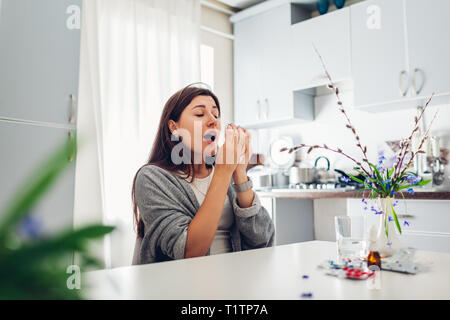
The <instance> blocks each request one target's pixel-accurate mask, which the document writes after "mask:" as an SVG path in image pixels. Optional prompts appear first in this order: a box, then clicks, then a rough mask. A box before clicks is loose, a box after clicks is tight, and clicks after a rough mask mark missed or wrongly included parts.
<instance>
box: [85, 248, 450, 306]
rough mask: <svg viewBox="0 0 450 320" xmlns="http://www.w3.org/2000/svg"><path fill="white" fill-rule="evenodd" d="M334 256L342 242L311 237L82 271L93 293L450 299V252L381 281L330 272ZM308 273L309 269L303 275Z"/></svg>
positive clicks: (423, 255) (425, 257) (419, 256)
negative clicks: (372, 284)
mask: <svg viewBox="0 0 450 320" xmlns="http://www.w3.org/2000/svg"><path fill="white" fill-rule="evenodd" d="M335 256H336V243H335V242H328V241H309V242H301V243H294V244H289V245H283V246H275V247H270V248H264V249H255V250H248V251H242V252H234V253H226V254H219V255H213V256H206V257H199V258H190V259H182V260H175V261H169V262H161V263H155V264H148V265H140V266H130V267H122V268H116V269H109V270H99V271H91V272H86V273H83V277H82V288H83V289H82V290H83V291H84V293H85V297H86V298H89V299H155V300H182V299H183V300H184V299H187V300H196V299H204V300H219V299H220V300H227V299H238V300H240V299H255V300H263V299H265V300H277V299H284V300H292V299H302V297H301V295H302V293H309V292H311V293H312V299H333V300H334V299H358V300H360V299H364V300H366V299H450V273H449V272H448V268H449V266H450V253H441V252H429V251H417V252H416V255H415V262H416V263H420V264H421V265H423V266H425V267H427V271H423V272H421V273H418V274H416V275H407V274H402V273H397V272H390V271H384V270H383V271H381V288H380V289H379V290H370V289H369V288H368V286H367V281H366V280H349V279H339V278H337V277H333V276H328V275H325V273H324V271H323V270H321V269H318V268H317V266H318V265H319V264H320V263H322V262H324V261H327V260H329V259H334V258H335ZM302 275H308V276H309V278H308V279H303V278H302Z"/></svg>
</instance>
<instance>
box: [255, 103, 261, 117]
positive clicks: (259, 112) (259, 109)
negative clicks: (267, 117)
mask: <svg viewBox="0 0 450 320" xmlns="http://www.w3.org/2000/svg"><path fill="white" fill-rule="evenodd" d="M256 105H257V108H258V112H257V113H256V115H257V120H258V121H259V120H261V102H259V100H257V101H256Z"/></svg>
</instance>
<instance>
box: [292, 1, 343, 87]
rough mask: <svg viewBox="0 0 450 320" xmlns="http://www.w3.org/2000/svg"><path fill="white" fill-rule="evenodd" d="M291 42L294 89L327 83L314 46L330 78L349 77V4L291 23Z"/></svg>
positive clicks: (336, 80) (336, 79)
mask: <svg viewBox="0 0 450 320" xmlns="http://www.w3.org/2000/svg"><path fill="white" fill-rule="evenodd" d="M291 43H292V50H289V52H290V53H291V55H290V58H289V59H290V61H291V66H292V67H291V69H290V79H291V87H292V88H293V89H294V90H300V89H305V88H312V87H317V86H322V85H326V84H328V79H327V77H326V76H325V72H324V70H323V67H322V64H321V62H320V59H319V57H318V55H317V53H316V51H315V50H314V46H315V47H316V48H317V50H318V52H319V53H320V55H321V56H322V58H323V60H324V62H325V65H326V67H327V70H328V72H329V73H330V75H331V77H332V79H333V81H335V82H338V81H342V80H348V79H350V78H351V62H350V56H351V54H350V50H351V46H350V9H349V8H343V9H340V10H336V11H333V12H330V13H328V14H325V15H321V16H318V17H315V18H312V19H309V20H306V21H302V22H300V23H297V24H294V25H293V26H292V31H291ZM313 44H314V46H313Z"/></svg>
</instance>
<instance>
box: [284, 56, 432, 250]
mask: <svg viewBox="0 0 450 320" xmlns="http://www.w3.org/2000/svg"><path fill="white" fill-rule="evenodd" d="M314 49H315V50H316V53H317V55H318V56H319V58H320V61H321V63H322V67H323V69H324V71H325V75H326V77H327V79H328V81H329V83H328V88H329V89H330V90H332V91H333V92H334V94H335V96H336V98H337V106H338V108H339V111H340V112H341V113H342V115H343V116H344V118H345V121H346V128H347V129H348V130H350V131H351V132H352V133H353V136H354V138H355V141H356V146H357V147H358V148H359V149H360V150H361V154H362V160H360V161H358V160H356V159H355V158H353V157H352V156H350V155H349V154H348V153H345V152H344V151H343V150H342V149H340V148H330V147H329V146H328V145H326V144H323V145H307V144H301V145H299V146H295V147H292V148H283V149H281V150H280V151H281V152H286V151H288V152H289V153H292V152H296V151H297V150H299V149H301V148H308V151H307V153H308V154H309V153H310V152H311V151H313V150H314V149H325V150H329V151H331V152H335V153H338V154H340V155H342V156H344V157H347V158H348V159H350V160H351V161H352V162H354V163H355V164H356V166H355V167H354V168H353V169H354V170H355V171H356V172H357V173H358V174H359V175H358V177H356V176H354V175H351V174H348V177H349V178H346V177H344V179H349V180H350V179H352V180H354V181H356V182H358V183H360V184H362V185H363V186H364V188H363V189H362V190H360V192H361V193H364V192H366V193H365V196H364V198H363V199H362V204H363V206H364V210H368V209H369V202H368V201H367V198H369V197H370V199H374V198H376V200H378V201H377V203H376V204H375V205H372V206H370V211H372V212H374V213H375V214H377V215H380V226H379V229H378V234H377V235H375V236H376V243H375V244H374V245H375V246H376V247H377V248H378V250H377V251H379V252H380V254H381V255H382V256H391V255H393V254H394V253H395V252H396V251H397V250H398V249H400V248H401V247H403V245H402V244H401V242H400V241H399V239H398V238H397V235H396V232H395V228H396V229H397V230H398V232H399V233H400V234H401V233H402V227H401V225H400V222H399V220H398V217H397V214H396V211H395V207H396V206H397V205H398V200H396V199H395V198H396V197H397V196H398V195H401V196H403V197H404V195H403V192H405V191H406V192H408V193H411V194H413V193H414V190H413V187H415V186H423V185H426V184H427V183H429V182H430V181H431V180H422V179H421V178H420V177H418V176H416V174H415V173H414V172H411V171H408V169H409V168H410V166H411V164H412V161H413V159H414V157H415V156H416V155H418V154H420V153H425V152H424V151H423V150H422V147H423V145H424V143H425V141H426V140H427V138H428V134H429V130H430V128H431V124H432V123H433V121H434V119H435V118H436V116H437V112H436V114H435V115H434V117H433V120H432V121H431V123H430V126H429V128H428V130H427V131H426V133H425V134H424V135H423V137H422V139H421V140H420V144H419V146H418V148H417V149H415V148H414V149H415V150H413V147H412V140H413V137H414V135H415V134H416V133H417V132H418V131H419V121H420V120H421V119H422V116H423V114H424V112H425V111H426V109H427V107H428V105H429V103H430V102H431V99H432V98H433V95H431V97H430V98H429V99H428V101H427V103H426V105H425V107H424V108H423V109H422V111H421V113H420V115H419V116H418V117H416V118H415V119H414V128H413V130H412V132H411V135H410V136H409V137H408V138H407V139H404V140H402V141H401V142H400V150H399V151H398V154H397V155H396V157H395V161H394V163H393V165H392V166H391V167H385V166H384V163H385V160H386V158H385V157H384V156H383V155H379V158H378V161H377V162H376V163H374V162H370V161H369V159H368V157H367V146H365V145H363V144H362V143H361V139H360V137H359V135H358V134H357V132H356V129H355V127H354V126H353V125H352V123H351V121H350V118H349V117H348V115H347V113H346V111H345V109H344V106H343V103H342V100H341V98H340V95H339V89H338V88H337V87H336V85H335V84H334V82H333V81H332V79H331V76H330V74H329V73H328V71H327V69H326V67H325V64H324V62H323V59H322V57H321V55H320V54H319V52H318V51H317V49H316V48H314ZM367 192H368V194H367ZM394 224H395V226H394ZM404 226H409V223H408V222H407V221H404ZM375 236H374V235H373V234H372V235H371V238H372V239H374V238H375Z"/></svg>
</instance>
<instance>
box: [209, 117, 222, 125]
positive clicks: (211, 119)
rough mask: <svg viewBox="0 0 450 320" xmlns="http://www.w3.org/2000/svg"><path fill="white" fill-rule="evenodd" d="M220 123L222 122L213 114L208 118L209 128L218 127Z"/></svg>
mask: <svg viewBox="0 0 450 320" xmlns="http://www.w3.org/2000/svg"><path fill="white" fill-rule="evenodd" d="M219 122H220V120H219V119H218V118H216V117H215V116H214V115H212V114H209V116H208V122H207V125H208V126H216V125H218V124H219Z"/></svg>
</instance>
